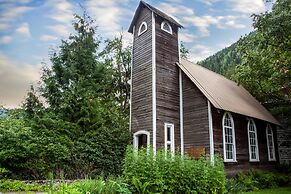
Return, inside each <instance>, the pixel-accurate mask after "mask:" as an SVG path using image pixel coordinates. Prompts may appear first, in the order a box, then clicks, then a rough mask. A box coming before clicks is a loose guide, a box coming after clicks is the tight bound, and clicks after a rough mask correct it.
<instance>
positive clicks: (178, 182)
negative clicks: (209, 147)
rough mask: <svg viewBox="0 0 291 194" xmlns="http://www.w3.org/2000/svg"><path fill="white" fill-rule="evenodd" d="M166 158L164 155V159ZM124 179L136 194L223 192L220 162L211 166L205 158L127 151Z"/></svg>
mask: <svg viewBox="0 0 291 194" xmlns="http://www.w3.org/2000/svg"><path fill="white" fill-rule="evenodd" d="M166 155H167V156H166ZM123 175H124V178H125V181H126V182H127V183H128V184H129V185H130V186H131V189H132V191H133V192H138V193H176V192H177V193H224V192H225V182H226V178H225V174H224V167H223V162H222V161H221V160H220V159H218V158H216V160H215V165H214V166H212V165H211V163H210V161H209V160H208V159H206V158H200V159H198V160H193V159H191V158H190V157H188V156H181V155H179V154H177V155H173V156H172V154H171V153H167V154H166V153H165V152H163V151H158V152H157V153H156V155H155V156H154V154H153V151H152V149H149V148H148V149H142V150H139V151H136V150H133V149H132V148H130V147H129V148H128V150H127V154H126V157H125V163H124V173H123Z"/></svg>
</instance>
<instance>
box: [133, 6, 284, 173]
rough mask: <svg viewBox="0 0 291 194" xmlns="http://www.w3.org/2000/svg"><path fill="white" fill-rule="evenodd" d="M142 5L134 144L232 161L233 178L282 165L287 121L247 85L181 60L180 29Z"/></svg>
mask: <svg viewBox="0 0 291 194" xmlns="http://www.w3.org/2000/svg"><path fill="white" fill-rule="evenodd" d="M181 27H182V26H181V25H180V24H179V23H178V22H176V21H175V20H174V19H173V18H171V17H169V16H168V15H166V14H165V13H163V12H161V11H159V10H158V9H156V8H154V7H152V6H150V5H149V4H147V3H145V2H143V1H141V2H140V4H139V6H138V8H137V10H136V12H135V15H134V18H133V20H132V23H131V25H130V27H129V32H130V33H132V34H133V50H132V84H131V86H132V87H131V109H130V113H131V114H130V129H131V131H132V132H133V134H134V146H135V147H137V148H138V147H140V146H146V145H152V146H153V149H154V151H156V150H157V149H159V148H163V149H166V150H170V151H172V152H174V151H179V152H181V154H184V153H188V154H190V155H197V154H198V155H199V154H205V155H208V156H209V157H210V159H211V160H213V157H214V154H220V155H221V156H222V157H223V158H224V162H225V167H226V169H227V172H228V173H229V174H232V173H235V172H236V171H237V170H246V169H249V168H264V169H268V168H271V167H272V166H274V165H275V164H276V162H277V161H278V149H277V141H276V127H277V126H278V125H280V124H279V122H278V121H277V120H276V119H275V118H274V117H273V116H272V115H271V114H270V113H269V112H268V111H267V110H266V109H265V108H264V107H263V106H262V105H261V104H260V103H259V102H258V101H257V100H256V99H255V98H254V97H253V96H251V95H250V94H249V93H248V92H247V91H246V90H245V89H244V88H243V87H241V86H238V85H237V84H236V83H235V82H233V81H230V80H228V79H227V78H225V77H223V76H221V75H219V74H216V73H214V72H212V71H210V70H208V69H205V68H203V67H201V66H198V65H196V64H193V63H191V62H189V61H187V60H184V59H181V58H180V54H179V41H178V40H179V38H178V37H179V28H181Z"/></svg>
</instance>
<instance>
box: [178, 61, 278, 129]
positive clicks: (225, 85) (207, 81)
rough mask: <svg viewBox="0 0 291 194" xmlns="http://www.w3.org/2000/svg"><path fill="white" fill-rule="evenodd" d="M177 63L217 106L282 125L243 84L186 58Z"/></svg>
mask: <svg viewBox="0 0 291 194" xmlns="http://www.w3.org/2000/svg"><path fill="white" fill-rule="evenodd" d="M177 64H178V66H179V67H180V68H181V70H182V71H183V72H184V73H185V74H186V75H187V76H188V77H189V78H190V80H191V81H192V82H193V83H194V84H195V85H196V86H197V87H198V88H199V90H200V91H201V92H202V93H203V94H204V95H205V97H206V98H207V99H208V100H209V101H210V102H211V104H212V105H213V106H214V107H215V108H218V109H223V110H226V111H230V112H234V113H238V114H242V115H246V116H249V117H253V118H257V119H261V120H264V121H267V122H270V123H273V124H276V125H280V123H279V122H278V121H277V120H276V119H275V118H274V117H273V115H272V114H271V113H270V112H269V111H268V110H267V109H266V108H265V107H264V106H263V105H261V104H260V103H259V102H258V101H257V100H256V99H255V98H254V97H253V96H252V95H251V94H250V93H249V92H248V91H247V90H246V89H244V88H243V87H242V86H238V85H237V84H236V83H235V82H233V81H231V80H229V79H227V78H225V77H224V76H222V75H219V74H217V73H215V72H213V71H210V70H208V69H206V68H204V67H202V66H199V65H196V64H194V63H191V62H190V61H187V60H185V59H182V60H181V64H179V63H177Z"/></svg>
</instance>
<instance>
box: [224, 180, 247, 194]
mask: <svg viewBox="0 0 291 194" xmlns="http://www.w3.org/2000/svg"><path fill="white" fill-rule="evenodd" d="M226 191H227V193H228V194H238V193H242V192H244V191H246V187H245V186H244V185H243V184H241V183H239V182H238V181H237V180H235V179H229V180H227V181H226Z"/></svg>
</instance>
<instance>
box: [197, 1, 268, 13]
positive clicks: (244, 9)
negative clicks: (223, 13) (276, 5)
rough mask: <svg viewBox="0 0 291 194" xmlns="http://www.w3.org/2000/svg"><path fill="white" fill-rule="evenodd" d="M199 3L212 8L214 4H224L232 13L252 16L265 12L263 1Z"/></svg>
mask: <svg viewBox="0 0 291 194" xmlns="http://www.w3.org/2000/svg"><path fill="white" fill-rule="evenodd" d="M200 2H202V3H204V4H206V5H209V6H212V5H213V4H214V3H216V2H220V3H225V5H226V6H229V7H230V9H231V10H232V11H235V12H239V13H243V14H252V13H260V12H264V11H266V6H265V4H264V0H200Z"/></svg>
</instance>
